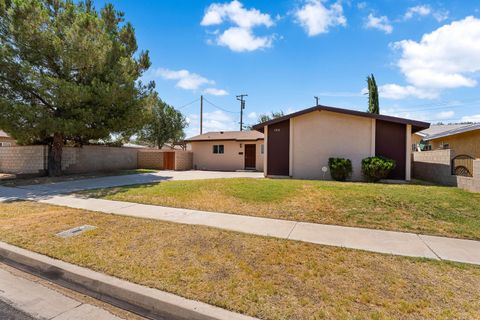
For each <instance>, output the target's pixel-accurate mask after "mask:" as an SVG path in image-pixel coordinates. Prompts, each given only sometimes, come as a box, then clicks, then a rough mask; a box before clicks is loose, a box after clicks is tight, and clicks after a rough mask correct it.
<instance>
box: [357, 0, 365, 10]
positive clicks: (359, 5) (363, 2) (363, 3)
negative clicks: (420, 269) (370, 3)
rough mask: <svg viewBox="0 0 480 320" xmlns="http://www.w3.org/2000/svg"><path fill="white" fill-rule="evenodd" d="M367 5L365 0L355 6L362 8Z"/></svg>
mask: <svg viewBox="0 0 480 320" xmlns="http://www.w3.org/2000/svg"><path fill="white" fill-rule="evenodd" d="M366 7H367V3H366V2H365V1H362V2H359V3H357V8H358V9H360V10H363V9H365V8H366Z"/></svg>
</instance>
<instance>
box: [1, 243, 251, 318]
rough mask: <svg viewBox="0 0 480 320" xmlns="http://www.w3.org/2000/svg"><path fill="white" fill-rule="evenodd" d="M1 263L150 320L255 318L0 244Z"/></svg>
mask: <svg viewBox="0 0 480 320" xmlns="http://www.w3.org/2000/svg"><path fill="white" fill-rule="evenodd" d="M0 261H1V262H3V263H5V264H8V265H10V266H13V267H15V268H18V269H20V270H23V271H26V272H28V273H31V274H34V275H36V276H39V277H42V278H45V279H47V280H49V281H51V282H54V283H56V284H59V285H61V286H64V287H67V288H69V289H72V290H75V291H77V292H80V293H83V294H86V295H88V296H91V297H94V298H96V299H98V300H102V301H104V302H107V303H110V304H112V305H114V306H117V307H119V308H122V309H125V310H128V311H130V312H133V313H136V314H139V315H141V316H143V317H146V318H149V319H155V320H157V319H162V320H164V319H165V320H166V319H172V318H173V319H194V320H253V319H255V318H252V317H248V316H245V315H242V314H238V313H234V312H231V311H228V310H225V309H221V308H219V307H215V306H212V305H209V304H206V303H203V302H199V301H194V300H189V299H186V298H182V297H180V296H177V295H174V294H171V293H168V292H164V291H160V290H157V289H153V288H148V287H145V286H141V285H138V284H134V283H132V282H128V281H125V280H121V279H118V278H115V277H112V276H108V275H105V274H102V273H99V272H96V271H92V270H89V269H86V268H83V267H79V266H76V265H73V264H70V263H67V262H64V261H61V260H56V259H53V258H50V257H47V256H44V255H41V254H38V253H35V252H31V251H28V250H25V249H22V248H19V247H16V246H13V245H10V244H7V243H5V242H1V241H0Z"/></svg>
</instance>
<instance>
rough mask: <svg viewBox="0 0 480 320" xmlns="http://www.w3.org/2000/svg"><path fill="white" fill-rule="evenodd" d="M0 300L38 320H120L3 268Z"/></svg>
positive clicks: (0, 273)
mask: <svg viewBox="0 0 480 320" xmlns="http://www.w3.org/2000/svg"><path fill="white" fill-rule="evenodd" d="M0 266H1V265H0ZM0 301H3V302H5V303H6V304H8V305H10V306H12V307H13V308H15V309H17V310H20V311H22V312H23V313H26V314H28V315H31V316H32V317H33V318H35V319H52V320H72V319H75V320H97V319H102V320H120V318H119V317H117V316H114V315H112V314H111V313H109V312H108V311H106V310H103V309H101V308H99V307H96V306H93V305H91V304H86V303H82V302H80V301H77V300H75V299H72V298H70V297H67V296H66V295H64V294H62V293H60V292H57V291H55V290H52V289H50V288H48V287H45V286H43V285H41V284H40V283H38V282H34V281H32V280H28V279H26V278H22V277H20V276H18V275H15V274H13V273H11V272H9V271H7V270H6V269H4V268H0Z"/></svg>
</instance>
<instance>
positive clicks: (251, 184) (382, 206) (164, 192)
mask: <svg viewBox="0 0 480 320" xmlns="http://www.w3.org/2000/svg"><path fill="white" fill-rule="evenodd" d="M84 194H86V195H88V196H93V197H100V198H104V199H110V200H120V201H129V202H138V203H145V204H154V205H162V206H171V207H178V208H188V209H197V210H205V211H217V212H226V213H233V214H243V215H254V216H261V217H270V218H279V219H288V220H297V221H307V222H315V223H326V224H338V225H346V226H359V227H367V228H376V229H386V230H398V231H410V232H416V233H425V234H434V235H443V236H452V237H460V238H470V239H480V194H474V193H469V192H466V191H463V190H460V189H458V188H450V187H439V186H428V185H411V184H407V185H394V184H371V183H352V182H346V183H342V182H329V181H305V180H280V179H278V180H277V179H248V178H239V179H214V180H192V181H167V182H161V183H158V184H150V185H141V186H126V187H120V188H112V189H104V190H96V191H89V192H86V193H84Z"/></svg>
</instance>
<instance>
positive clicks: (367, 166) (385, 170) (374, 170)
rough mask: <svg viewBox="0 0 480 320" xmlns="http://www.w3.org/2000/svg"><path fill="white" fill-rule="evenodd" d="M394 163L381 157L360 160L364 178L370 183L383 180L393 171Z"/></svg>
mask: <svg viewBox="0 0 480 320" xmlns="http://www.w3.org/2000/svg"><path fill="white" fill-rule="evenodd" d="M395 166H396V164H395V161H394V160H391V159H387V158H383V157H370V158H365V159H363V160H362V172H363V175H364V176H365V178H367V180H368V181H371V182H377V181H379V180H380V179H384V178H386V177H387V176H388V174H389V173H390V172H391V171H392V170H393V169H395Z"/></svg>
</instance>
